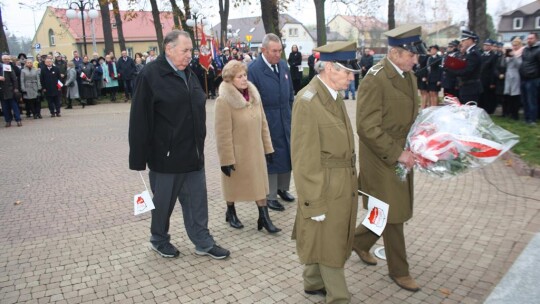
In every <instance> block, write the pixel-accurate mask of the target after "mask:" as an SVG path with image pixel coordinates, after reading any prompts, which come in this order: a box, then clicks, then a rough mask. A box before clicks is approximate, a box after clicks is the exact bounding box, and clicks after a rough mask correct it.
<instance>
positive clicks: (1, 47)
mask: <svg viewBox="0 0 540 304" xmlns="http://www.w3.org/2000/svg"><path fill="white" fill-rule="evenodd" d="M0 26H1V27H2V28H1V30H0V53H4V52H6V53H7V54H9V46H8V43H7V37H6V32H5V31H4V21H2V8H1V7H0Z"/></svg>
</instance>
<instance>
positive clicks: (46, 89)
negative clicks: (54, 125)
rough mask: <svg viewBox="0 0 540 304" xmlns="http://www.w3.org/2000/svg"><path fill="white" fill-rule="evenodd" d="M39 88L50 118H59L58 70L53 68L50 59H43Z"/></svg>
mask: <svg viewBox="0 0 540 304" xmlns="http://www.w3.org/2000/svg"><path fill="white" fill-rule="evenodd" d="M40 81H41V88H42V91H43V95H45V98H47V104H48V105H49V111H50V112H51V117H55V116H56V117H60V116H61V115H60V108H61V107H60V94H61V93H60V91H59V87H58V83H59V82H60V70H58V68H57V67H55V66H53V62H52V59H51V58H47V59H45V68H43V69H41V73H40Z"/></svg>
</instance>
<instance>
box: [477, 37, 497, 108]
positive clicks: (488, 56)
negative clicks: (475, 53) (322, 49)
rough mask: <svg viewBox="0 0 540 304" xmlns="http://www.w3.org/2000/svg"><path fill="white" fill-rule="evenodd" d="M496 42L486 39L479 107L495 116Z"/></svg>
mask: <svg viewBox="0 0 540 304" xmlns="http://www.w3.org/2000/svg"><path fill="white" fill-rule="evenodd" d="M494 42H495V41H493V40H491V39H489V38H488V39H486V41H485V42H484V46H483V48H484V52H483V53H482V57H481V58H482V68H481V71H480V81H482V90H483V91H482V94H481V95H480V100H479V102H478V106H479V107H481V108H482V109H484V110H485V111H486V112H487V113H488V114H493V112H495V108H496V107H497V100H496V97H495V82H496V78H495V73H496V70H495V68H496V65H497V54H496V53H495V52H494V51H493V43H494Z"/></svg>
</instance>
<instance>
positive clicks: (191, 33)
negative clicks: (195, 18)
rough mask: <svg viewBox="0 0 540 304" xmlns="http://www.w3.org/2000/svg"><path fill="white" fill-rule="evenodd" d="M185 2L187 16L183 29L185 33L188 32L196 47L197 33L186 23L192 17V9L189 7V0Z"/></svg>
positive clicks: (183, 20)
mask: <svg viewBox="0 0 540 304" xmlns="http://www.w3.org/2000/svg"><path fill="white" fill-rule="evenodd" d="M182 2H184V12H186V15H185V16H184V18H183V19H182V28H183V29H184V31H186V32H188V33H189V35H190V36H191V41H193V46H195V31H193V28H192V27H190V26H188V25H187V24H186V21H187V20H188V19H189V18H190V17H191V7H190V6H189V0H182Z"/></svg>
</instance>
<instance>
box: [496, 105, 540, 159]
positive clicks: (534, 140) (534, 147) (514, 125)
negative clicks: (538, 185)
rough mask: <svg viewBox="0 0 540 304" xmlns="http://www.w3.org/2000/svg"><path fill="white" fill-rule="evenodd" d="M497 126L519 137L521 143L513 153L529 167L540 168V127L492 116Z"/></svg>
mask: <svg viewBox="0 0 540 304" xmlns="http://www.w3.org/2000/svg"><path fill="white" fill-rule="evenodd" d="M491 119H492V120H493V122H494V123H496V124H497V125H499V126H501V127H503V128H505V129H506V130H508V131H510V132H512V133H514V134H516V135H519V143H518V144H516V145H515V146H514V147H513V148H512V152H514V153H516V154H517V155H519V157H520V158H521V159H523V160H524V161H525V162H527V163H528V164H529V165H536V166H540V126H539V125H537V126H530V125H527V124H526V123H525V122H524V121H521V120H520V121H516V120H513V119H510V118H503V117H498V116H494V115H492V116H491Z"/></svg>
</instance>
